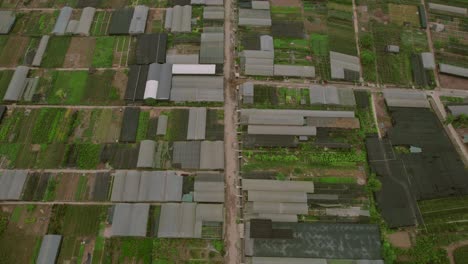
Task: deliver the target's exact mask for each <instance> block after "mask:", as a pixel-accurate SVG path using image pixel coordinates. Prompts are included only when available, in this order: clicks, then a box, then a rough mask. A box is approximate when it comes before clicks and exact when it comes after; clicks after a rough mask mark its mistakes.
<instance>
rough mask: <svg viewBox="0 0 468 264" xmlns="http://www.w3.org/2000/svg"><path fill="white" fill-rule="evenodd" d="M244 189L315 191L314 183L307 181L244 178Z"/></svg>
mask: <svg viewBox="0 0 468 264" xmlns="http://www.w3.org/2000/svg"><path fill="white" fill-rule="evenodd" d="M242 189H243V190H246V191H251V190H252V191H270V192H272V191H275V192H306V193H313V192H314V183H313V182H305V181H278V180H256V179H242Z"/></svg>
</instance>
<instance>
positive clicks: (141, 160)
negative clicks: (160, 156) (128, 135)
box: [137, 140, 156, 168]
mask: <svg viewBox="0 0 468 264" xmlns="http://www.w3.org/2000/svg"><path fill="white" fill-rule="evenodd" d="M155 151H156V141H153V140H142V141H141V142H140V151H139V152H138V161H137V168H153V167H154V154H155Z"/></svg>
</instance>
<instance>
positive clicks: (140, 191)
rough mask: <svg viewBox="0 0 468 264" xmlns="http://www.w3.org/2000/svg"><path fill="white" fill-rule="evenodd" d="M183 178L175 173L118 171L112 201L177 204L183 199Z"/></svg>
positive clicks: (113, 186)
mask: <svg viewBox="0 0 468 264" xmlns="http://www.w3.org/2000/svg"><path fill="white" fill-rule="evenodd" d="M182 183H183V177H182V176H179V175H177V174H176V172H174V171H117V172H116V173H115V176H114V182H113V185H112V195H111V201H115V202H167V201H170V202H176V201H180V200H181V199H182Z"/></svg>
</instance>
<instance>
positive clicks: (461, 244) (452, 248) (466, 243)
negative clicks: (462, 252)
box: [445, 240, 468, 264]
mask: <svg viewBox="0 0 468 264" xmlns="http://www.w3.org/2000/svg"><path fill="white" fill-rule="evenodd" d="M464 246H468V240H465V241H459V242H455V243H453V244H450V245H449V246H448V247H446V248H445V249H446V250H447V255H448V258H449V261H450V264H459V263H455V258H454V257H453V252H454V251H455V249H457V248H459V247H464Z"/></svg>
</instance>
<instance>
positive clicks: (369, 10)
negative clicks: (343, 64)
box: [357, 1, 435, 88]
mask: <svg viewBox="0 0 468 264" xmlns="http://www.w3.org/2000/svg"><path fill="white" fill-rule="evenodd" d="M419 4H420V3H419V2H417V1H405V2H404V3H396V2H395V3H394V2H393V1H386V2H377V3H376V2H374V1H359V5H358V7H357V9H358V18H359V29H360V31H359V46H360V50H361V64H362V66H363V78H364V81H367V82H372V83H380V84H388V85H392V84H393V85H398V86H403V87H412V86H414V87H420V88H432V87H434V86H435V77H434V73H433V71H432V70H425V69H424V68H422V65H421V63H420V58H419V57H418V56H419V54H420V53H421V52H429V46H428V41H427V36H426V31H425V29H421V24H420V20H419V13H418V5H419ZM389 46H398V47H399V51H397V52H393V50H392V49H391V48H390V47H389Z"/></svg>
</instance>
